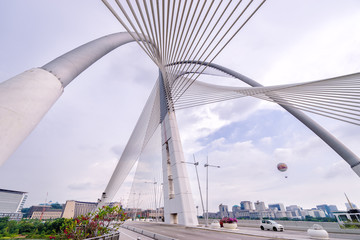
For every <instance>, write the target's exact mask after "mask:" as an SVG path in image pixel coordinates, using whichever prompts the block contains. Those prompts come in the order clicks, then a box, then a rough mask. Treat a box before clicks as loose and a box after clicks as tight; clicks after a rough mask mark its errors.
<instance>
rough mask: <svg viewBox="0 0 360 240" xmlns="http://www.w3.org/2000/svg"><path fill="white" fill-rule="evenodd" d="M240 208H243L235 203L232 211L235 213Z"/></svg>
mask: <svg viewBox="0 0 360 240" xmlns="http://www.w3.org/2000/svg"><path fill="white" fill-rule="evenodd" d="M240 210H241V208H240V206H239V205H234V206H233V207H232V212H233V214H235V213H237V212H239V211H240Z"/></svg>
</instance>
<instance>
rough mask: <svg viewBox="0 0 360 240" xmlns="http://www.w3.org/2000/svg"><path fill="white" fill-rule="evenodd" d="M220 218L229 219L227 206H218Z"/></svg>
mask: <svg viewBox="0 0 360 240" xmlns="http://www.w3.org/2000/svg"><path fill="white" fill-rule="evenodd" d="M219 212H220V218H223V217H229V210H228V206H227V205H222V204H220V205H219Z"/></svg>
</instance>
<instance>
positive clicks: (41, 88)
mask: <svg viewBox="0 0 360 240" xmlns="http://www.w3.org/2000/svg"><path fill="white" fill-rule="evenodd" d="M103 2H104V4H105V5H106V6H107V7H108V9H109V10H110V11H111V13H112V14H113V15H114V16H115V17H116V19H117V20H118V21H119V22H120V23H121V24H122V25H123V26H124V28H125V29H126V30H127V32H126V33H118V34H112V35H108V36H105V37H102V38H100V39H97V40H94V41H92V42H90V43H88V44H85V45H83V46H81V47H79V48H77V49H75V50H73V51H71V52H69V53H67V54H65V55H62V56H60V57H59V58H57V59H55V60H54V61H51V62H49V63H47V64H45V65H43V66H42V67H41V68H36V69H32V70H29V71H27V72H25V73H23V74H20V75H18V76H15V77H14V78H11V79H9V80H8V81H6V82H3V83H2V84H1V96H2V98H1V99H2V100H1V116H2V118H1V126H0V130H1V132H2V138H1V147H2V149H1V151H0V152H1V160H0V162H1V163H3V162H4V161H5V160H6V159H7V158H8V157H9V156H10V155H11V154H12V152H14V151H15V150H16V148H17V147H18V146H19V145H20V144H21V142H22V141H23V140H24V139H25V137H26V136H27V135H28V134H29V133H30V132H31V130H32V129H33V128H34V127H35V126H36V125H37V124H38V122H39V121H40V120H41V118H42V117H43V116H44V114H45V113H46V112H47V111H48V110H49V109H50V108H51V106H52V105H53V104H54V103H55V102H56V101H57V99H58V98H59V97H60V96H61V94H62V91H63V89H64V88H65V87H67V86H68V84H69V83H70V82H71V81H72V80H73V79H74V78H75V77H76V76H78V75H79V74H80V73H81V72H82V71H84V70H85V69H86V68H87V67H89V66H90V65H91V64H92V63H94V62H95V61H97V60H98V59H99V58H101V57H102V56H103V55H105V54H107V53H108V52H110V51H112V50H113V49H115V48H117V47H119V46H121V45H123V44H126V43H129V42H137V43H138V44H139V46H140V48H141V49H143V50H144V52H146V54H147V55H148V56H149V58H150V59H151V60H152V61H153V62H154V63H155V64H156V66H157V67H158V68H159V78H158V81H157V82H156V84H155V86H154V88H153V91H152V93H151V95H150V97H149V99H148V101H147V103H146V105H145V107H144V110H143V112H142V114H141V116H140V118H139V120H138V122H137V125H136V127H135V129H134V131H133V134H132V135H131V137H130V140H129V142H128V144H127V146H126V148H125V149H124V151H123V153H122V156H121V158H120V160H119V162H118V165H117V167H116V169H115V171H114V173H113V175H112V178H111V179H110V181H109V183H108V186H107V187H106V189H105V190H104V191H103V193H102V194H101V196H99V198H100V199H101V202H100V204H106V202H109V201H111V200H112V198H113V197H114V195H115V194H116V192H117V190H118V189H119V187H120V185H121V183H122V182H123V181H124V180H125V178H126V176H127V174H128V173H129V172H130V170H131V168H132V167H133V166H134V164H135V163H136V161H138V160H139V158H140V156H141V154H142V153H143V150H144V149H145V148H146V145H147V143H148V142H149V141H150V139H151V137H152V136H153V134H154V133H155V132H156V130H157V129H158V127H159V126H160V125H161V135H162V142H161V145H162V146H161V147H162V152H163V154H162V155H163V156H162V158H163V161H162V164H163V173H162V175H163V179H162V182H163V189H164V193H163V194H164V200H163V201H164V204H165V215H166V217H165V219H166V221H167V222H168V223H180V224H183V225H196V224H197V219H196V217H195V212H196V210H195V206H194V204H193V200H192V193H191V190H190V184H189V182H188V179H187V173H186V167H185V166H186V165H185V163H184V162H185V158H184V156H183V153H182V146H181V142H180V138H179V133H178V129H177V122H176V116H175V111H178V110H181V109H185V108H190V107H196V106H200V105H204V104H210V103H214V102H221V101H226V100H231V99H235V98H242V97H245V96H251V97H256V98H259V99H263V100H266V101H270V102H275V103H277V104H280V105H281V106H282V107H283V108H284V109H286V110H287V111H288V112H289V113H291V114H292V115H293V116H295V117H296V118H298V119H299V120H300V121H301V122H302V123H304V124H305V125H306V126H307V127H308V128H310V129H311V130H312V131H313V132H314V133H315V134H316V135H318V136H319V137H320V138H321V139H322V140H323V141H324V142H325V143H327V144H328V145H329V146H330V147H331V148H332V149H333V150H334V151H335V152H336V153H337V154H338V155H339V156H340V157H341V158H343V159H344V160H345V161H346V162H347V163H348V165H349V166H350V167H351V168H352V169H353V170H354V172H355V173H356V174H357V175H360V165H359V163H360V161H359V158H358V157H357V156H356V155H355V154H354V153H353V152H352V151H351V150H350V149H349V148H348V147H346V146H345V145H344V144H342V143H341V142H340V141H339V140H337V139H336V138H335V137H333V136H332V134H331V133H329V132H328V131H327V130H325V129H324V128H323V127H321V126H320V125H319V124H317V123H316V122H315V121H313V120H312V119H310V118H309V117H308V116H307V115H306V114H304V113H303V112H302V111H307V112H311V113H314V114H319V115H322V116H325V117H329V118H332V119H336V120H339V121H343V122H347V123H349V124H354V125H358V124H359V118H358V107H359V105H358V104H359V98H358V97H359V96H358V83H359V82H358V74H357V73H355V74H348V75H343V76H337V77H333V78H328V79H321V80H315V81H311V82H305V83H298V84H286V85H279V86H269V87H263V86H261V85H260V84H259V83H258V82H256V81H254V80H252V79H250V78H248V77H246V76H244V75H242V74H240V73H237V72H235V71H232V70H230V69H228V68H225V67H223V66H220V65H217V64H215V63H213V62H214V60H215V59H216V57H217V56H218V55H219V54H220V53H221V51H222V50H223V49H224V48H225V47H226V46H227V45H228V44H229V43H230V41H231V40H232V39H233V38H234V37H235V36H236V35H237V34H238V33H239V32H240V31H241V30H242V29H243V27H244V26H245V25H246V24H247V23H248V22H249V21H251V19H252V18H253V17H256V12H257V11H258V10H259V9H260V8H261V7H262V5H263V4H264V2H265V1H259V2H255V3H254V5H253V3H252V2H247V3H240V2H238V3H236V4H234V5H230V4H228V5H226V4H224V5H220V4H219V5H217V4H216V3H214V2H211V1H208V2H206V1H204V2H203V3H202V5H201V4H200V3H198V4H197V5H190V4H189V5H187V4H185V5H180V3H179V5H176V4H173V5H171V4H170V5H166V3H165V5H161V4H160V5H159V4H158V3H156V4H155V2H150V3H149V4H150V5H146V3H144V4H145V5H141V4H136V5H131V3H130V4H129V3H128V5H122V4H121V3H120V2H118V1H116V2H113V3H109V2H108V1H103ZM163 4H164V3H163ZM204 9H206V11H205V10H204ZM130 13H131V14H132V15H131V16H129V14H130ZM214 16H215V17H214ZM216 16H218V17H216ZM178 17H179V18H181V19H182V20H180V21H176V20H175V19H177V18H178ZM220 17H221V18H220ZM168 19H171V20H168ZM172 19H174V20H172ZM210 20H211V21H210ZM220 20H221V21H220ZM205 22H209V24H208V25H206V24H204V23H205ZM171 23H173V24H175V23H176V24H181V25H180V26H177V27H176V26H175V25H174V26H172V25H171ZM164 29H168V30H167V31H164ZM175 29H176V30H175ZM209 29H212V31H209ZM168 33H170V34H168ZM167 34H168V35H167ZM199 43H201V44H199ZM206 75H217V76H224V75H227V76H228V75H230V76H231V77H233V78H236V79H239V80H241V81H243V82H245V83H247V84H249V85H250V86H251V87H233V86H221V85H215V84H210V83H206V82H203V81H201V80H200V79H199V78H200V76H206ZM314 89H316V91H314ZM16 96H21V98H20V99H19V98H16ZM9 99H11V101H9ZM24 99H25V100H26V103H28V101H30V102H31V104H32V105H31V107H30V108H29V107H28V105H26V104H25V102H24ZM29 109H30V110H31V111H29ZM14 113H15V114H14ZM13 123H16V124H13ZM12 126H13V127H12ZM9 136H10V137H9ZM142 162H145V164H146V159H144V161H139V163H142ZM160 164H161V163H160ZM138 168H141V165H138ZM145 180H146V181H153V182H154V183H155V182H156V181H155V180H153V178H152V177H151V178H149V179H145ZM157 181H159V180H157ZM135 182H136V181H135ZM143 182H144V181H143ZM143 182H142V183H143ZM134 188H136V187H134ZM154 192H155V193H156V191H154ZM155 202H156V201H155ZM180 202H182V203H183V204H179V203H180ZM155 205H157V203H155ZM179 205H181V207H180V208H179Z"/></svg>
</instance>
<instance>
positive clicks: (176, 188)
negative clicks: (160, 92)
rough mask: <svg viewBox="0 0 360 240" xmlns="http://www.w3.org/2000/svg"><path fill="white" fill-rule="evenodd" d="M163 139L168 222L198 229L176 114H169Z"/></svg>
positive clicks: (165, 207) (164, 127)
mask: <svg viewBox="0 0 360 240" xmlns="http://www.w3.org/2000/svg"><path fill="white" fill-rule="evenodd" d="M161 139H162V140H161V142H162V158H163V184H164V217H165V222H166V223H169V224H181V225H185V226H195V225H197V224H198V221H197V217H196V208H195V205H194V202H193V197H192V193H191V187H190V183H189V178H188V174H187V170H186V164H185V163H184V162H185V159H184V153H183V150H182V145H181V141H180V135H179V131H178V126H177V122H176V116H175V112H173V111H170V112H168V113H167V114H166V115H165V118H164V119H163V121H162V123H161Z"/></svg>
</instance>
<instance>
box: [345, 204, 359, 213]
mask: <svg viewBox="0 0 360 240" xmlns="http://www.w3.org/2000/svg"><path fill="white" fill-rule="evenodd" d="M345 206H346V210H347V211H349V210H350V209H351V207H352V208H355V209H356V208H358V207H357V206H356V205H355V203H351V206H350V204H349V203H345Z"/></svg>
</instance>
